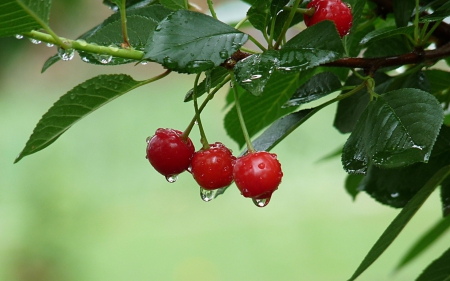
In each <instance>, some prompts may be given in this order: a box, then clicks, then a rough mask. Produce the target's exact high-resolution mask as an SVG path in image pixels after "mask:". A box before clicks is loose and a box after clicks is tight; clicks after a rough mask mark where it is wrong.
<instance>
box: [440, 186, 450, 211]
mask: <svg viewBox="0 0 450 281" xmlns="http://www.w3.org/2000/svg"><path fill="white" fill-rule="evenodd" d="M441 201H442V214H443V216H444V217H450V216H449V215H450V179H447V180H445V181H444V182H443V183H442V186H441Z"/></svg>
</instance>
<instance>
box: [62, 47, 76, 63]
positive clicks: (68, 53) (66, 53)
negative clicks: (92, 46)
mask: <svg viewBox="0 0 450 281" xmlns="http://www.w3.org/2000/svg"><path fill="white" fill-rule="evenodd" d="M58 56H59V58H60V59H62V60H64V61H69V60H71V59H73V57H74V56H75V50H74V49H67V50H65V49H63V48H60V47H58Z"/></svg>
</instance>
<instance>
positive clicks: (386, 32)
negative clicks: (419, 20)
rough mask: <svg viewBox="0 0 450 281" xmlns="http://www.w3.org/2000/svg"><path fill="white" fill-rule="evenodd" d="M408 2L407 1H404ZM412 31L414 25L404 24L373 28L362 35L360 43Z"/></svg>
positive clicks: (409, 33)
mask: <svg viewBox="0 0 450 281" xmlns="http://www.w3.org/2000/svg"><path fill="white" fill-rule="evenodd" d="M405 2H408V1H405ZM413 33H414V26H405V27H400V28H395V27H385V28H381V29H377V30H374V31H372V32H369V33H367V34H366V36H364V38H363V39H361V42H360V44H363V45H364V44H368V43H371V42H374V41H377V40H381V39H385V38H389V37H391V36H395V35H409V36H411V35H413Z"/></svg>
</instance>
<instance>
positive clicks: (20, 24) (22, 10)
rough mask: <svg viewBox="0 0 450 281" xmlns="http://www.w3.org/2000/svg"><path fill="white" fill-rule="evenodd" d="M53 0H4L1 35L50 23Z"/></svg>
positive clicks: (1, 14)
mask: <svg viewBox="0 0 450 281" xmlns="http://www.w3.org/2000/svg"><path fill="white" fill-rule="evenodd" d="M50 7H51V0H43V1H36V0H3V1H2V3H0V37H6V36H13V35H15V34H21V33H24V32H29V31H31V30H33V29H40V28H41V24H40V23H39V21H42V22H44V23H45V24H48V20H49V16H50Z"/></svg>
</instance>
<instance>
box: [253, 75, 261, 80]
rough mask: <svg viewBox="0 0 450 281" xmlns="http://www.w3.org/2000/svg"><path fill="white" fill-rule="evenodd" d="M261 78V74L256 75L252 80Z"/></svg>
mask: <svg viewBox="0 0 450 281" xmlns="http://www.w3.org/2000/svg"><path fill="white" fill-rule="evenodd" d="M261 77H262V75H261V74H254V75H252V77H250V79H252V80H256V79H259V78H261Z"/></svg>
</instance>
